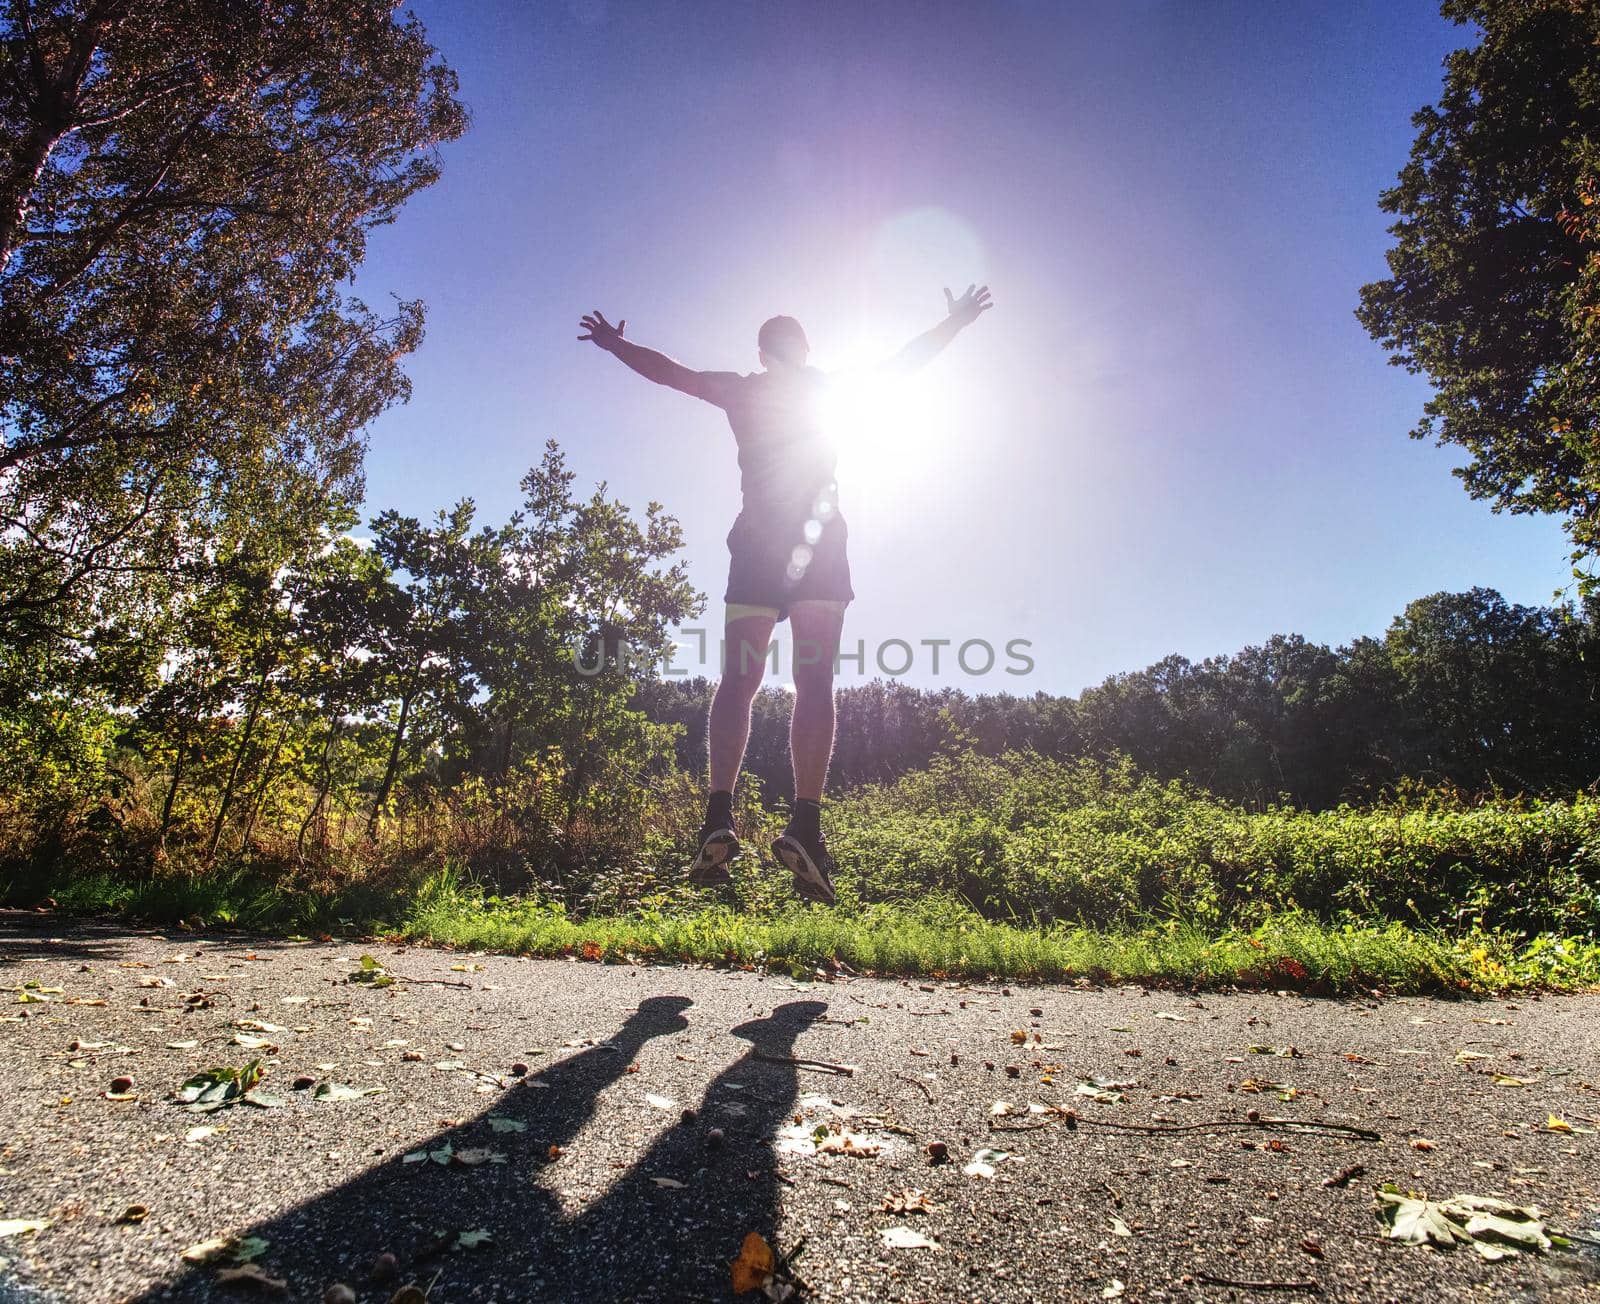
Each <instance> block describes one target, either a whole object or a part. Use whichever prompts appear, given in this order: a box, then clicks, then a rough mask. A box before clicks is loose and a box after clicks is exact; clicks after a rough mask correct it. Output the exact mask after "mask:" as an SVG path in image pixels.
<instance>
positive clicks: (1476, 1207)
mask: <svg viewBox="0 0 1600 1304" xmlns="http://www.w3.org/2000/svg"><path fill="white" fill-rule="evenodd" d="M1373 1194H1374V1196H1375V1197H1376V1200H1377V1208H1376V1210H1375V1212H1376V1214H1377V1217H1378V1221H1379V1222H1381V1223H1383V1224H1384V1225H1385V1226H1386V1227H1387V1228H1388V1229H1389V1236H1390V1238H1391V1239H1393V1240H1397V1241H1403V1242H1404V1243H1406V1244H1407V1245H1426V1244H1430V1243H1431V1244H1435V1245H1440V1246H1444V1247H1446V1248H1449V1247H1451V1246H1455V1245H1461V1244H1466V1245H1471V1246H1472V1248H1473V1249H1474V1250H1476V1251H1477V1252H1478V1253H1479V1254H1481V1255H1482V1256H1483V1257H1484V1258H1486V1259H1490V1260H1494V1259H1503V1258H1505V1257H1507V1256H1508V1255H1515V1254H1520V1253H1523V1252H1525V1251H1530V1250H1531V1251H1536V1252H1542V1251H1544V1250H1548V1249H1549V1248H1550V1247H1551V1246H1552V1244H1554V1242H1553V1241H1552V1240H1551V1238H1550V1237H1549V1236H1548V1235H1547V1234H1546V1232H1545V1227H1544V1222H1543V1220H1542V1217H1541V1215H1540V1213H1539V1210H1538V1209H1536V1208H1533V1207H1531V1206H1530V1207H1528V1208H1522V1207H1519V1206H1517V1205H1514V1204H1508V1203H1507V1202H1506V1201H1504V1200H1497V1199H1493V1198H1492V1197H1489V1196H1484V1195H1457V1196H1455V1197H1453V1198H1452V1199H1449V1200H1442V1201H1434V1200H1427V1199H1424V1198H1422V1197H1420V1196H1415V1195H1411V1194H1409V1193H1405V1192H1402V1191H1400V1189H1399V1188H1398V1187H1396V1186H1394V1185H1393V1184H1392V1183H1386V1184H1385V1185H1383V1186H1381V1187H1379V1188H1378V1189H1377V1190H1376V1191H1375V1192H1374V1193H1373Z"/></svg>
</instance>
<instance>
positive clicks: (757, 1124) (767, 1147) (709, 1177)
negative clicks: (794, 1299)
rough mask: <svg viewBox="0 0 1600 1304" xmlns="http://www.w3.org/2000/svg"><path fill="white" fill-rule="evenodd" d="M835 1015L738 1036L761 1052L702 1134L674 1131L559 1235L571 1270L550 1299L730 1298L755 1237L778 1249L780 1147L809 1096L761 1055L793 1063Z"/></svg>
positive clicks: (735, 1071)
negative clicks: (714, 1138) (735, 1272)
mask: <svg viewBox="0 0 1600 1304" xmlns="http://www.w3.org/2000/svg"><path fill="white" fill-rule="evenodd" d="M827 1008H828V1007H827V1005H826V1004H825V1003H824V1002H821V1001H791V1002H789V1003H788V1004H786V1005H780V1006H778V1007H777V1008H776V1009H775V1010H773V1012H772V1013H771V1014H770V1015H769V1016H767V1017H766V1018H763V1019H753V1020H751V1021H750V1022H748V1023H743V1024H740V1025H739V1026H738V1027H736V1028H734V1029H733V1030H732V1031H733V1034H734V1035H735V1036H737V1037H741V1038H744V1039H745V1040H747V1041H749V1042H751V1043H752V1047H751V1050H750V1051H748V1052H746V1053H745V1054H744V1055H742V1056H741V1057H740V1058H739V1059H737V1060H735V1061H734V1062H733V1063H732V1064H731V1065H729V1066H728V1067H727V1068H726V1069H724V1070H723V1071H722V1072H721V1073H719V1074H718V1075H717V1076H716V1078H715V1079H713V1081H712V1082H711V1083H710V1085H709V1086H708V1087H707V1088H706V1091H705V1094H704V1096H703V1098H702V1103H701V1109H700V1116H699V1118H698V1120H697V1121H696V1122H695V1124H694V1125H693V1126H677V1127H670V1128H668V1129H666V1130H665V1131H664V1132H662V1134H661V1135H660V1136H659V1137H658V1138H657V1140H656V1141H655V1142H654V1144H652V1145H651V1146H650V1148H649V1149H648V1150H647V1151H646V1152H645V1153H644V1154H643V1155H642V1156H641V1157H640V1158H639V1160H638V1162H637V1163H635V1164H634V1165H633V1167H632V1168H630V1169H629V1170H628V1172H627V1173H626V1174H624V1175H623V1176H622V1177H621V1178H619V1179H618V1181H617V1182H616V1184H615V1185H613V1186H612V1188H611V1189H610V1190H609V1191H608V1192H607V1193H606V1194H605V1195H604V1196H603V1197H602V1198H601V1199H600V1200H599V1201H597V1202H596V1203H595V1204H593V1205H592V1206H590V1208H588V1209H587V1210H585V1211H584V1213H583V1215H582V1216H581V1217H580V1218H578V1219H576V1220H575V1221H573V1222H572V1223H570V1224H568V1225H567V1226H565V1227H563V1228H561V1229H560V1230H559V1232H558V1234H557V1236H556V1241H557V1242H558V1244H557V1250H558V1252H559V1255H560V1259H559V1263H558V1264H556V1265H547V1267H546V1272H547V1273H551V1275H548V1276H547V1277H546V1283H547V1288H548V1291H549V1293H547V1294H546V1295H544V1296H542V1298H546V1299H560V1300H568V1299H570V1300H574V1301H576V1300H584V1301H592V1300H596V1299H605V1300H711V1299H721V1298H725V1297H727V1296H728V1294H729V1271H728V1265H729V1262H730V1261H731V1260H732V1259H733V1257H734V1256H735V1254H737V1252H738V1250H739V1245H740V1242H741V1241H743V1239H744V1237H745V1235H746V1233H748V1232H752V1231H757V1232H760V1233H761V1234H762V1235H763V1236H764V1237H766V1239H767V1240H768V1241H769V1242H774V1243H775V1239H776V1227H777V1221H778V1204H779V1188H780V1185H781V1183H780V1180H779V1177H778V1168H777V1156H776V1154H775V1153H774V1150H773V1140H774V1137H775V1135H776V1133H777V1130H778V1128H779V1127H780V1126H781V1125H782V1124H783V1123H784V1121H785V1120H786V1119H787V1118H788V1117H789V1115H790V1114H791V1113H792V1112H793V1109H794V1102H795V1099H796V1097H797V1095H798V1094H799V1083H798V1076H797V1073H796V1070H795V1069H794V1067H793V1066H791V1065H788V1064H784V1063H781V1062H773V1060H771V1059H758V1058H756V1052H758V1051H759V1052H761V1053H762V1054H764V1055H768V1056H773V1057H778V1058H781V1057H783V1056H786V1055H789V1054H791V1053H792V1052H793V1047H794V1044H795V1039H796V1038H797V1037H798V1036H799V1035H800V1034H801V1033H802V1032H804V1031H805V1030H806V1029H807V1028H808V1027H810V1026H811V1024H812V1023H813V1022H815V1021H816V1020H817V1019H818V1018H820V1017H821V1016H822V1015H823V1014H824V1013H825V1012H826V1011H827ZM713 1128H716V1129H720V1130H721V1132H722V1134H723V1140H722V1143H721V1144H720V1145H715V1144H708V1139H709V1138H710V1135H711V1131H712V1129H713ZM673 1183H681V1184H682V1185H681V1186H678V1185H673ZM552 1268H553V1269H554V1271H553V1272H551V1269H552Z"/></svg>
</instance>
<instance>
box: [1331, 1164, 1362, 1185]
mask: <svg viewBox="0 0 1600 1304" xmlns="http://www.w3.org/2000/svg"><path fill="white" fill-rule="evenodd" d="M1366 1171H1367V1170H1366V1169H1365V1168H1363V1167H1362V1166H1361V1165H1360V1164H1351V1165H1350V1167H1348V1168H1341V1169H1340V1170H1339V1171H1338V1172H1337V1173H1335V1174H1334V1175H1333V1176H1332V1177H1324V1178H1323V1179H1322V1184H1323V1185H1324V1186H1326V1187H1330V1188H1331V1187H1345V1186H1349V1185H1350V1182H1351V1180H1352V1179H1354V1178H1357V1177H1360V1176H1361V1174H1362V1173H1364V1172H1366Z"/></svg>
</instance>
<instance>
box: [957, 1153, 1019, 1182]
mask: <svg viewBox="0 0 1600 1304" xmlns="http://www.w3.org/2000/svg"><path fill="white" fill-rule="evenodd" d="M1010 1158H1011V1152H1010V1151H1009V1150H991V1149H989V1148H988V1147H987V1146H986V1147H984V1148H983V1149H982V1150H979V1151H978V1152H977V1153H976V1154H974V1155H973V1156H972V1162H971V1163H968V1164H963V1165H962V1168H961V1171H962V1172H963V1173H965V1174H966V1175H967V1176H968V1177H982V1178H984V1179H986V1180H987V1179H988V1178H992V1177H993V1176H994V1170H995V1167H996V1165H998V1164H1003V1163H1005V1161H1006V1160H1008V1159H1010Z"/></svg>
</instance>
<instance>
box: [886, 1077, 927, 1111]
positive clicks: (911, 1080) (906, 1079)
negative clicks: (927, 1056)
mask: <svg viewBox="0 0 1600 1304" xmlns="http://www.w3.org/2000/svg"><path fill="white" fill-rule="evenodd" d="M895 1077H897V1078H899V1079H900V1081H902V1082H909V1083H910V1084H911V1085H912V1086H914V1087H918V1088H920V1089H921V1091H922V1094H923V1095H925V1096H926V1097H927V1098H928V1103H929V1104H930V1105H931V1104H933V1088H932V1087H930V1086H929V1085H928V1084H927V1083H926V1082H924V1081H923V1080H922V1079H921V1078H914V1077H912V1076H911V1075H910V1074H909V1073H896V1074H895Z"/></svg>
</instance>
